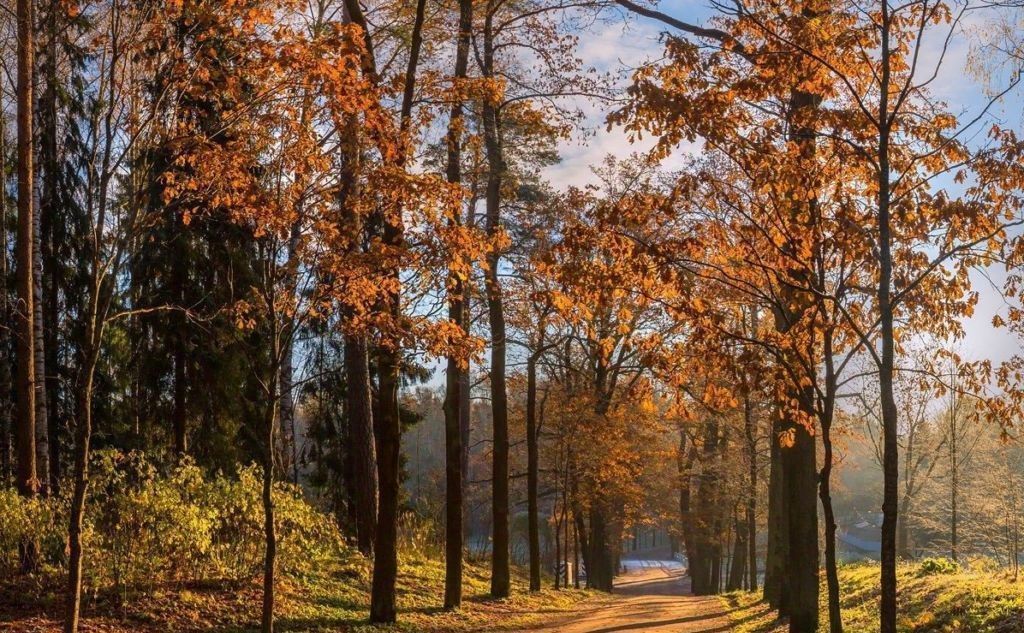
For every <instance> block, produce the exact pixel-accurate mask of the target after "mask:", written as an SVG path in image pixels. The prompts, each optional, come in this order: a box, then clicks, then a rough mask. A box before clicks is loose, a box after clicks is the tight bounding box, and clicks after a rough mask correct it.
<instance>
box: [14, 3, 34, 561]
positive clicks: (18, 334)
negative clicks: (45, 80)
mask: <svg viewBox="0 0 1024 633" xmlns="http://www.w3.org/2000/svg"><path fill="white" fill-rule="evenodd" d="M32 13H33V11H32V0H18V5H17V21H18V79H17V82H18V86H17V91H18V95H17V97H18V103H17V119H18V236H17V243H16V244H15V252H16V259H17V266H16V268H17V270H16V272H17V296H18V306H17V307H16V310H15V323H16V328H15V347H16V360H17V362H16V364H15V371H16V377H15V378H16V379H15V383H16V392H17V393H16V398H15V403H16V407H15V415H16V416H17V431H18V432H17V433H16V434H15V439H16V441H17V455H18V469H17V476H16V479H17V482H16V483H17V486H18V491H19V492H20V493H21V494H22V495H23V496H26V497H34V496H35V495H36V494H37V493H38V491H39V479H38V476H37V471H36V419H35V411H36V403H35V357H34V356H35V354H34V351H35V347H34V345H33V340H34V337H35V326H34V323H33V321H34V319H33V315H34V313H35V310H34V307H33V295H34V293H33V280H34V279H35V275H34V274H33V271H32V268H33V266H32V264H33V254H32V251H33V247H32V245H33V242H34V238H33V232H34V231H33V224H34V218H35V215H34V213H33V206H34V205H33V199H32V197H33V195H34V193H35V191H34V184H33V179H34V177H35V172H34V170H33V158H34V157H33V150H32V145H33V131H32V105H33V99H32V69H33V65H34V63H35V62H34V46H33V38H34V34H33V24H34V23H33V15H32ZM36 549H37V548H36V544H35V543H34V542H25V543H22V545H21V547H20V550H21V552H20V553H21V556H20V558H21V568H22V570H23V571H32V570H34V569H35V567H36V565H37V562H38V561H37V560H36V559H37V556H36Z"/></svg>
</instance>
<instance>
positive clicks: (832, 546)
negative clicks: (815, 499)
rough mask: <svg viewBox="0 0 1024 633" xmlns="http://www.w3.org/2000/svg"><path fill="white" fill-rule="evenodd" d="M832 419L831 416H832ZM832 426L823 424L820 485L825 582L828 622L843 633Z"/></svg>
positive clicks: (832, 631) (838, 631) (831, 627)
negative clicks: (823, 528)
mask: <svg viewBox="0 0 1024 633" xmlns="http://www.w3.org/2000/svg"><path fill="white" fill-rule="evenodd" d="M830 417H831V416H830ZM830 426H831V424H825V423H824V422H823V424H822V444H823V445H824V449H825V450H824V463H823V465H822V468H821V475H820V480H819V484H818V486H819V487H818V495H819V497H820V498H821V507H822V514H823V515H824V519H825V580H826V584H827V585H828V621H829V630H830V631H831V633H842V631H843V616H842V610H841V608H840V603H839V598H840V596H839V568H838V563H837V561H836V514H835V510H834V509H833V507H832V489H831V485H830V481H831V477H832V461H833V458H832V438H831V435H830Z"/></svg>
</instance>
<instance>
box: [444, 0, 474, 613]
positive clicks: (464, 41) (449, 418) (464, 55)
mask: <svg viewBox="0 0 1024 633" xmlns="http://www.w3.org/2000/svg"><path fill="white" fill-rule="evenodd" d="M472 30H473V2H472V0H459V32H458V35H457V37H456V45H455V72H454V75H453V76H454V81H455V82H456V83H458V82H459V81H463V80H465V78H466V75H467V73H468V70H469V40H470V37H471V36H472ZM462 125H463V104H462V99H461V98H460V97H456V99H455V103H453V104H452V111H451V116H450V119H449V123H448V137H447V141H448V155H447V165H446V170H445V173H446V178H447V180H448V182H449V183H452V184H457V185H461V184H462ZM458 218H459V216H458V215H456V216H455V219H454V220H453V221H452V225H453V226H458V224H459V223H460V222H459V219H458ZM449 280H450V284H451V290H450V294H449V299H448V318H449V320H451V321H452V322H453V323H455V324H456V325H458V327H459V329H460V330H462V332H463V333H465V334H468V332H469V322H468V319H465V318H464V317H465V316H466V309H465V301H466V298H465V292H466V289H465V283H464V280H463V278H462V275H461V273H452V274H450V275H449ZM468 365H469V359H462V358H457V357H456V356H455V355H454V354H451V355H449V356H448V361H447V367H446V368H445V394H444V439H445V577H444V606H445V608H446V609H455V608H458V607H459V606H460V605H461V604H462V549H463V543H464V540H465V534H464V532H463V530H464V524H463V494H464V486H465V468H466V463H465V460H464V457H463V444H462V439H463V437H462V436H463V431H462V418H463V414H464V413H468V411H464V410H463V409H464V408H466V409H468V405H469V401H468V395H469V394H468V393H466V394H465V396H466V397H465V398H464V397H463V396H464V394H463V388H465V389H466V390H467V391H468V388H469V385H468V382H469V379H468V375H469V371H468ZM463 374H465V375H466V378H465V379H463ZM464 384H465V387H464Z"/></svg>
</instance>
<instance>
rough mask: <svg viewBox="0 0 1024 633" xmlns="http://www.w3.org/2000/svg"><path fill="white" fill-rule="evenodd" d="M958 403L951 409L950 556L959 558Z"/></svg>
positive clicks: (954, 559) (954, 558) (955, 558)
mask: <svg viewBox="0 0 1024 633" xmlns="http://www.w3.org/2000/svg"><path fill="white" fill-rule="evenodd" d="M957 440H958V438H957V428H956V405H955V403H954V404H953V405H952V406H951V407H950V409H949V557H950V558H951V559H953V561H954V562H955V561H956V560H957V554H958V551H957V545H958V542H957V521H958V520H959V518H960V516H959V507H958V504H957V502H958V501H959V492H960V454H959V451H958V447H957Z"/></svg>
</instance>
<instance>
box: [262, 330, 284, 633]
mask: <svg viewBox="0 0 1024 633" xmlns="http://www.w3.org/2000/svg"><path fill="white" fill-rule="evenodd" d="M270 318H271V321H272V323H274V325H273V326H272V327H271V333H270V334H271V359H272V362H271V366H270V370H269V371H268V376H266V378H265V379H264V380H265V381H266V382H265V384H266V385H267V402H266V403H265V409H264V417H263V442H264V446H263V495H262V497H263V537H264V555H263V617H262V619H261V630H262V633H273V632H274V597H275V594H274V566H275V565H276V563H277V531H276V530H275V529H274V454H275V448H274V437H275V434H276V432H277V428H276V427H277V409H278V406H279V405H280V403H279V400H280V396H279V394H278V377H279V376H280V370H281V368H280V349H279V346H280V340H279V333H278V331H277V326H276V322H277V316H276V315H271V317H270Z"/></svg>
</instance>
